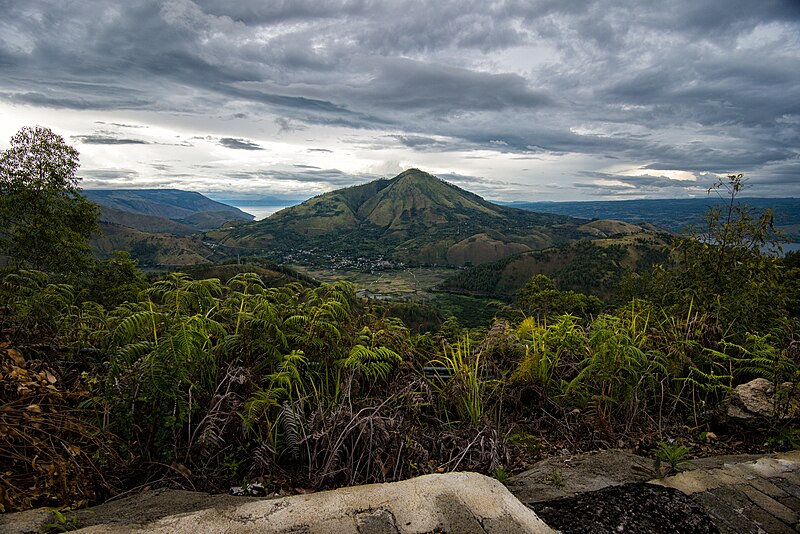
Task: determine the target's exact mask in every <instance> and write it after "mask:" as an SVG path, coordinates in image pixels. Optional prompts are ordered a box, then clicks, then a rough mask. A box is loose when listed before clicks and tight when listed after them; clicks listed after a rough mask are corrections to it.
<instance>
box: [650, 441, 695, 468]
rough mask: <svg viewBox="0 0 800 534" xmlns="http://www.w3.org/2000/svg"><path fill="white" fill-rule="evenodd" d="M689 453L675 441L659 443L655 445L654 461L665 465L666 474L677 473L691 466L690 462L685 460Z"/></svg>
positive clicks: (687, 449) (686, 448) (687, 448)
mask: <svg viewBox="0 0 800 534" xmlns="http://www.w3.org/2000/svg"><path fill="white" fill-rule="evenodd" d="M690 451H691V449H690V448H689V447H687V446H686V445H681V444H680V443H678V442H676V441H672V440H671V441H670V442H664V441H659V442H657V443H656V451H655V454H656V461H657V462H658V463H661V462H663V463H665V464H667V468H668V473H667V474H670V473H677V472H679V471H682V470H684V469H686V467H687V466H689V465H691V463H692V462H691V461H690V460H689V459H688V458H687V455H688V454H689V452H690Z"/></svg>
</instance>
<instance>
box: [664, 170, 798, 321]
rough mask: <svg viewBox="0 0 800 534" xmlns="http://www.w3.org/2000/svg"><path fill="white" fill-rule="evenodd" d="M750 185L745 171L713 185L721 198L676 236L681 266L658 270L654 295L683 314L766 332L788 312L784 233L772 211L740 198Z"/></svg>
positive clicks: (710, 191) (712, 189) (675, 248)
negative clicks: (706, 316) (694, 313)
mask: <svg viewBox="0 0 800 534" xmlns="http://www.w3.org/2000/svg"><path fill="white" fill-rule="evenodd" d="M745 186H746V183H745V179H744V176H743V175H742V174H731V175H728V176H726V177H723V178H720V179H719V180H717V182H716V183H715V184H714V185H713V186H712V187H711V188H709V194H710V193H712V192H713V193H716V194H717V195H718V196H719V198H720V200H721V201H722V202H721V203H720V204H719V205H717V206H714V207H711V208H709V210H708V211H707V212H706V215H705V221H704V224H703V225H702V226H701V227H699V228H695V229H693V230H692V231H691V232H690V233H689V235H687V236H686V237H684V238H681V239H679V240H678V241H677V243H676V245H675V246H674V248H673V255H674V256H673V259H674V260H675V261H676V263H677V265H676V267H677V268H676V269H674V270H672V271H671V272H670V271H661V272H660V273H658V276H657V278H658V282H657V283H656V284H655V286H654V288H653V289H654V292H653V293H654V294H653V297H655V298H654V300H657V301H658V300H660V301H661V303H662V304H665V305H675V306H677V308H678V309H677V310H676V312H677V313H678V314H681V315H683V314H685V312H686V310H689V309H694V310H696V311H700V312H704V313H709V314H711V315H712V316H713V317H714V318H716V320H717V321H718V322H719V325H720V326H721V327H722V328H723V329H729V328H731V327H734V331H739V332H745V331H750V332H763V331H768V330H771V329H773V328H775V327H776V326H779V323H780V321H781V318H782V317H785V316H786V309H785V304H786V303H785V302H784V299H785V296H786V295H785V293H786V291H785V288H783V287H781V281H780V276H779V275H780V269H779V261H778V257H777V254H778V253H779V252H780V246H779V245H780V242H781V236H780V233H779V232H778V231H777V230H776V229H775V227H774V215H773V213H772V210H766V211H764V212H763V213H759V212H756V211H755V210H753V209H752V208H751V207H750V206H748V205H747V204H745V203H742V202H741V201H740V200H739V195H740V193H741V192H742V190H743V189H745ZM681 310H682V311H681Z"/></svg>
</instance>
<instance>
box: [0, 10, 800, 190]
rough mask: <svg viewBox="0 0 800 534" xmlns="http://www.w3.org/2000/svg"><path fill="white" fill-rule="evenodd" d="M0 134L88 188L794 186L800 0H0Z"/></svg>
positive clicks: (798, 148) (799, 121) (798, 179)
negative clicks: (58, 164) (738, 182)
mask: <svg viewBox="0 0 800 534" xmlns="http://www.w3.org/2000/svg"><path fill="white" fill-rule="evenodd" d="M0 13H2V17H1V18H0V149H2V148H5V147H7V146H8V142H9V140H10V138H11V136H12V135H13V134H14V133H15V132H16V131H17V130H18V129H19V128H21V127H22V126H26V125H41V126H47V127H50V128H52V129H53V130H55V131H56V132H57V133H60V134H61V135H63V136H64V137H65V138H66V139H67V141H68V142H69V143H71V144H72V145H73V146H75V147H76V148H77V149H78V150H79V151H80V153H81V163H82V167H81V175H82V176H83V179H84V181H83V185H84V187H86V188H131V187H134V188H144V187H178V188H183V189H191V190H196V191H201V192H204V193H209V194H211V195H212V196H215V197H216V198H225V197H227V198H232V197H247V196H252V197H259V196H267V195H273V196H282V197H286V198H307V197H309V196H311V195H314V194H318V193H321V192H324V191H328V190H331V189H335V188H338V187H342V186H346V185H352V184H357V183H363V182H366V181H368V180H371V179H374V178H376V177H391V176H394V175H395V174H397V173H398V172H400V171H402V170H404V169H406V168H409V167H418V168H421V169H423V170H426V171H428V172H431V173H433V174H436V175H438V176H440V177H443V178H445V179H447V180H449V181H452V182H454V183H456V184H457V185H459V186H462V187H465V188H467V189H470V190H472V191H474V192H476V193H478V194H481V195H483V196H485V197H487V198H490V199H497V200H581V199H616V198H645V197H672V198H682V197H687V196H702V195H705V192H706V189H707V188H708V187H709V185H710V184H711V183H712V182H713V180H714V173H732V172H744V173H745V174H746V175H747V176H748V177H749V184H750V186H751V189H750V194H751V195H753V196H800V2H799V1H797V0H785V1H781V0H716V1H707V0H671V1H669V2H665V1H663V0H653V1H651V0H630V1H623V0H621V1H616V0H608V1H606V0H603V1H594V2H592V1H584V0H528V1H513V0H509V1H491V0H478V1H467V0H458V1H447V0H431V1H427V0H418V1H414V0H409V1H399V0H398V1H383V2H381V1H375V0H342V1H324V0H295V1H290V0H236V1H229V0H195V1H191V0H174V1H170V0H167V1H161V2H157V1H148V0H137V1H130V0H122V1H112V0H96V1H91V0H83V1H68V0H50V1H40V0H24V1H22V0H0Z"/></svg>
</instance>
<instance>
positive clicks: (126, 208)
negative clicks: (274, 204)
mask: <svg viewBox="0 0 800 534" xmlns="http://www.w3.org/2000/svg"><path fill="white" fill-rule="evenodd" d="M83 196H85V197H86V198H87V199H89V200H91V201H92V202H94V203H96V204H99V205H100V206H101V207H103V208H111V209H110V210H109V211H108V212H107V215H106V217H108V219H106V222H112V223H114V222H117V221H114V220H109V219H111V218H112V217H113V216H114V215H118V212H119V211H122V212H128V213H133V214H136V215H139V216H153V217H161V218H164V219H169V220H172V221H178V222H179V223H182V224H185V225H187V226H189V227H191V228H195V229H197V230H206V229H211V228H216V227H217V226H219V225H221V224H223V223H225V222H226V221H229V220H242V221H251V220H253V216H252V215H250V214H248V213H245V212H243V211H242V210H240V209H239V208H235V207H233V206H229V205H227V204H223V203H221V202H217V201H215V200H211V199H210V198H208V197H206V196H203V195H202V194H200V193H197V192H194V191H183V190H180V189H85V190H83ZM135 228H136V227H135Z"/></svg>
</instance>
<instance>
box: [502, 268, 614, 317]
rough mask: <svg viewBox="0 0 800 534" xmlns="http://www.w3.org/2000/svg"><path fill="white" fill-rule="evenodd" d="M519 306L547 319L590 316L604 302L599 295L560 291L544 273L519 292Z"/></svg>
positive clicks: (528, 312)
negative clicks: (569, 315)
mask: <svg viewBox="0 0 800 534" xmlns="http://www.w3.org/2000/svg"><path fill="white" fill-rule="evenodd" d="M517 306H519V308H520V309H521V310H522V311H523V313H525V314H526V315H533V316H535V317H537V318H541V319H545V318H547V317H548V316H551V317H552V316H556V315H564V314H574V315H578V316H580V317H588V316H590V315H593V314H596V313H597V312H599V311H600V310H601V309H602V307H603V303H602V302H601V301H600V299H598V298H597V297H593V296H589V295H584V294H582V293H575V292H574V291H559V290H558V289H556V286H555V284H554V283H553V281H552V280H550V279H549V278H548V277H546V276H545V275H543V274H537V275H535V276H532V277H531V279H530V280H529V281H528V283H527V284H525V286H524V287H523V288H522V289H520V290H519V291H518V292H517Z"/></svg>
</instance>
